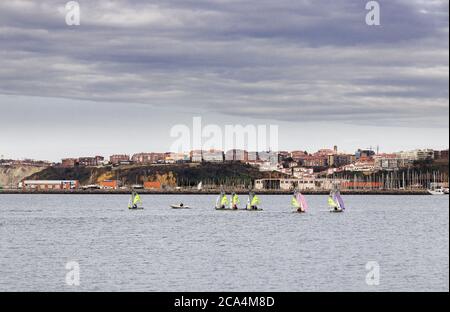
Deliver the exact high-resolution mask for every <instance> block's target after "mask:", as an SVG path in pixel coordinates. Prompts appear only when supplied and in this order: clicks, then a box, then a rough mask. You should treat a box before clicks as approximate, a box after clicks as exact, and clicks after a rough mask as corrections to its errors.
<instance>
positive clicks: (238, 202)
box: [232, 194, 241, 205]
mask: <svg viewBox="0 0 450 312" xmlns="http://www.w3.org/2000/svg"><path fill="white" fill-rule="evenodd" d="M232 202H233V205H237V204H240V203H241V201H240V200H239V196H238V195H237V194H234V196H233V200H232Z"/></svg>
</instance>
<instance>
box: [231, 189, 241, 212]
mask: <svg viewBox="0 0 450 312" xmlns="http://www.w3.org/2000/svg"><path fill="white" fill-rule="evenodd" d="M240 203H241V200H240V199H239V196H238V194H236V193H233V194H231V200H230V209H232V210H238V209H239V208H238V205H239V204H240Z"/></svg>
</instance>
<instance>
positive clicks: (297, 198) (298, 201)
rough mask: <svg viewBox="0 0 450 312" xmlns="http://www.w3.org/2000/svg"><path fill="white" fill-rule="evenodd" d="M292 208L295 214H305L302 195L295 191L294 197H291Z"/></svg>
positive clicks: (305, 205)
mask: <svg viewBox="0 0 450 312" xmlns="http://www.w3.org/2000/svg"><path fill="white" fill-rule="evenodd" d="M291 203H292V206H293V207H294V209H296V212H298V213H304V212H306V207H307V204H306V200H305V197H304V196H303V194H302V193H300V192H299V191H295V192H294V195H293V196H292V202H291Z"/></svg>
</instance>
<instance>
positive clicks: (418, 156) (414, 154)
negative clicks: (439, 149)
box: [396, 149, 434, 161]
mask: <svg viewBox="0 0 450 312" xmlns="http://www.w3.org/2000/svg"><path fill="white" fill-rule="evenodd" d="M396 154H397V156H398V157H399V158H402V159H408V160H411V161H423V160H433V159H434V150H432V149H416V150H413V151H406V152H399V153H396Z"/></svg>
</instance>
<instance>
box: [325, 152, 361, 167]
mask: <svg viewBox="0 0 450 312" xmlns="http://www.w3.org/2000/svg"><path fill="white" fill-rule="evenodd" d="M327 157H328V166H329V167H342V166H345V165H349V164H351V163H353V162H355V161H356V156H355V155H351V154H332V155H328V156H327Z"/></svg>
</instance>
